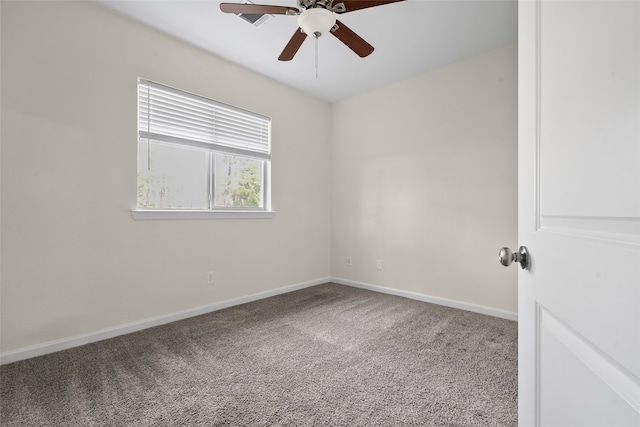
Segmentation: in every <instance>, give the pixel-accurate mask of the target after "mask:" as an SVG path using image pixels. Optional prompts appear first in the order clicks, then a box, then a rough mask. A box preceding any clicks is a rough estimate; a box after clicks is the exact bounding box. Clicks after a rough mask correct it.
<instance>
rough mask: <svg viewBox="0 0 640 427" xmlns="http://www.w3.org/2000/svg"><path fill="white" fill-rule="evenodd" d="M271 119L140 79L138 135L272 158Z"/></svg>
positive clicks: (144, 137)
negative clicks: (270, 142)
mask: <svg viewBox="0 0 640 427" xmlns="http://www.w3.org/2000/svg"><path fill="white" fill-rule="evenodd" d="M270 132H271V119H270V118H269V117H266V116H263V115H260V114H257V113H253V112H251V111H247V110H243V109H241V108H237V107H233V106H230V105H226V104H223V103H221V102H217V101H214V100H212V99H207V98H204V97H201V96H198V95H194V94H191V93H188V92H183V91H180V90H177V89H173V88H171V87H168V86H164V85H161V84H158V83H154V82H151V81H147V80H141V79H140V80H138V136H139V137H140V138H143V139H150V140H156V141H162V142H169V143H177V144H182V145H190V146H195V147H200V148H207V149H212V150H217V151H223V152H227V153H233V154H241V155H242V154H244V155H249V156H252V157H259V158H263V159H269V158H270V149H271V147H270V145H269V141H270Z"/></svg>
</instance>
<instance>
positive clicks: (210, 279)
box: [207, 271, 213, 285]
mask: <svg viewBox="0 0 640 427" xmlns="http://www.w3.org/2000/svg"><path fill="white" fill-rule="evenodd" d="M207 285H213V271H208V272H207Z"/></svg>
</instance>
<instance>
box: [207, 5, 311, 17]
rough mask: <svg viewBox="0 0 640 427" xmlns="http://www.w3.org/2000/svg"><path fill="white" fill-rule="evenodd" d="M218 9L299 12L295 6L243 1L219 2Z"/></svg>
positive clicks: (280, 12)
mask: <svg viewBox="0 0 640 427" xmlns="http://www.w3.org/2000/svg"><path fill="white" fill-rule="evenodd" d="M220 10H221V11H223V12H224V13H246V14H251V15H267V14H268V15H298V14H299V13H300V11H299V10H298V9H297V8H295V7H288V6H270V5H266V4H245V3H220Z"/></svg>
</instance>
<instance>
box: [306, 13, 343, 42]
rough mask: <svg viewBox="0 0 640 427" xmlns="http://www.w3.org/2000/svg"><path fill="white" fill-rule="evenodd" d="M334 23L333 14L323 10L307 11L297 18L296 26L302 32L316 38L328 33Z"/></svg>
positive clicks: (334, 16)
mask: <svg viewBox="0 0 640 427" xmlns="http://www.w3.org/2000/svg"><path fill="white" fill-rule="evenodd" d="M335 23H336V15H335V13H333V12H332V11H330V10H327V9H323V8H313V9H307V10H305V11H304V12H302V13H301V14H300V16H298V26H299V27H300V28H302V31H304V32H305V33H306V34H307V35H308V36H313V37H316V38H318V37H320V36H321V35H323V34H325V33H327V32H329V30H331V28H332V27H333V26H334V25H335Z"/></svg>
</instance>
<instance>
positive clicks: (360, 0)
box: [340, 0, 404, 13]
mask: <svg viewBox="0 0 640 427" xmlns="http://www.w3.org/2000/svg"><path fill="white" fill-rule="evenodd" d="M400 1H404V0H343V1H341V2H340V3H344V7H345V9H346V10H345V11H344V12H343V13H347V12H352V11H354V10H359V9H366V8H368V7H374V6H382V5H385V4H389V3H397V2H400Z"/></svg>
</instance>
